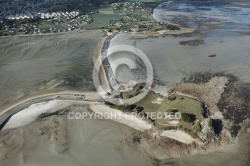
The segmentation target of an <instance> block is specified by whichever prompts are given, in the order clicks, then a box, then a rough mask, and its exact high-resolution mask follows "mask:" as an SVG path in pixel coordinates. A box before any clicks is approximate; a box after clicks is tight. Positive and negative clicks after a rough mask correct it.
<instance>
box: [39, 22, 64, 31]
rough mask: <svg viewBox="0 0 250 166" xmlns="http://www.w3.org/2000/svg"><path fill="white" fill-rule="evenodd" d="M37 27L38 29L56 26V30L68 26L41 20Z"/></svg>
mask: <svg viewBox="0 0 250 166" xmlns="http://www.w3.org/2000/svg"><path fill="white" fill-rule="evenodd" d="M39 28H40V29H49V28H56V29H58V30H62V31H63V30H67V29H68V28H67V27H66V26H64V25H61V24H58V25H56V24H52V23H48V22H41V23H40V25H39Z"/></svg>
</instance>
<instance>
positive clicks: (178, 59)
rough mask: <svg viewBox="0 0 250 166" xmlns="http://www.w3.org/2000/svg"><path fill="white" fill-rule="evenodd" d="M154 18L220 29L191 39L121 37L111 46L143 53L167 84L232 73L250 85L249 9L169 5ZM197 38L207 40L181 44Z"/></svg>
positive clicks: (159, 10)
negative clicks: (206, 74) (198, 75)
mask: <svg viewBox="0 0 250 166" xmlns="http://www.w3.org/2000/svg"><path fill="white" fill-rule="evenodd" d="M154 16H155V18H156V19H157V20H158V21H164V22H171V20H172V19H175V18H182V19H183V20H185V18H186V17H190V19H191V22H190V23H188V24H190V25H191V27H192V26H193V25H194V26H196V25H197V26H198V25H199V24H200V22H204V21H205V22H206V21H207V22H208V23H209V24H218V26H217V27H216V28H211V29H208V30H206V31H202V32H201V33H197V34H194V35H192V37H183V36H181V37H176V36H175V37H174V36H166V37H158V38H147V39H134V38H133V37H132V36H133V34H119V35H117V36H116V37H114V38H113V39H112V41H111V46H119V45H124V44H125V45H130V46H133V47H136V48H139V49H140V50H142V51H143V52H144V53H145V54H146V55H147V56H148V58H149V59H150V61H151V63H152V65H153V68H154V76H155V78H157V79H160V80H163V81H165V82H167V84H168V85H170V84H173V83H176V82H179V81H181V79H182V78H184V77H188V76H190V75H192V74H194V73H196V72H207V71H211V72H226V73H231V74H234V75H236V76H238V77H239V78H240V79H242V80H243V81H244V82H250V47H249V46H250V45H249V43H250V35H249V34H250V28H249V26H248V25H249V23H250V19H249V18H250V8H247V7H246V8H241V7H228V6H220V7H218V6H204V5H201V4H200V5H199V6H198V5H197V6H195V5H192V4H187V3H171V2H166V3H163V4H161V5H159V6H158V7H157V8H156V9H155V10H154ZM211 19H215V20H214V21H211ZM186 21H187V22H188V21H189V19H187V20H186ZM209 21H211V22H209ZM196 39H199V40H204V42H205V44H203V45H198V46H188V45H180V44H179V43H180V42H181V41H188V40H196ZM211 55H212V56H211ZM119 73H120V74H118V77H125V75H124V74H123V73H124V72H123V70H121V71H120V72H119Z"/></svg>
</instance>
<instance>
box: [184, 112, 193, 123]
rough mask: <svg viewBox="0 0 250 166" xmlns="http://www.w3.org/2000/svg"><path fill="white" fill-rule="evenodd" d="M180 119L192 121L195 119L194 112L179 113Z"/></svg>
mask: <svg viewBox="0 0 250 166" xmlns="http://www.w3.org/2000/svg"><path fill="white" fill-rule="evenodd" d="M181 119H182V120H183V121H184V122H188V123H190V122H193V121H195V120H196V115H194V114H189V113H182V114H181Z"/></svg>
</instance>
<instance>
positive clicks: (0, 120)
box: [0, 33, 118, 131]
mask: <svg viewBox="0 0 250 166" xmlns="http://www.w3.org/2000/svg"><path fill="white" fill-rule="evenodd" d="M116 34H117V33H114V34H112V35H111V36H108V37H107V38H106V39H105V41H104V43H103V46H102V49H101V60H102V65H103V68H104V71H105V74H106V77H107V79H108V82H109V86H110V88H111V89H112V91H113V92H117V87H118V83H117V80H116V78H115V74H114V73H113V70H112V68H111V65H110V63H109V60H108V58H107V53H108V48H109V44H110V40H111V39H112V38H113V37H114V36H115V35H116ZM51 100H67V101H72V102H83V103H86V102H103V101H104V100H103V99H101V98H97V99H86V98H85V95H84V94H82V95H79V94H60V93H58V94H48V95H45V96H41V97H36V98H32V99H30V100H27V101H24V102H22V103H20V104H18V105H16V106H14V107H13V108H10V109H8V110H6V112H5V113H3V114H2V115H0V131H1V130H2V129H3V127H4V126H5V125H6V124H7V123H8V121H9V120H10V118H11V117H12V116H13V115H15V114H16V113H18V112H19V111H21V110H23V109H25V108H27V107H29V106H30V105H32V104H36V103H41V102H47V101H51Z"/></svg>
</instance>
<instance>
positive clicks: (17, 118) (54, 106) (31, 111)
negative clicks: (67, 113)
mask: <svg viewBox="0 0 250 166" xmlns="http://www.w3.org/2000/svg"><path fill="white" fill-rule="evenodd" d="M68 105H70V103H69V102H65V101H58V100H52V101H48V102H41V103H37V104H32V105H31V106H29V107H27V108H25V109H23V110H21V111H20V112H18V113H16V114H15V115H13V116H12V117H11V119H10V120H9V121H8V123H7V124H6V125H5V126H4V128H3V129H2V130H6V129H12V128H17V127H20V126H24V125H26V124H29V123H31V122H33V121H35V120H36V118H37V117H38V116H39V115H41V114H42V113H52V112H55V111H58V110H59V109H62V108H64V107H66V106H68Z"/></svg>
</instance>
